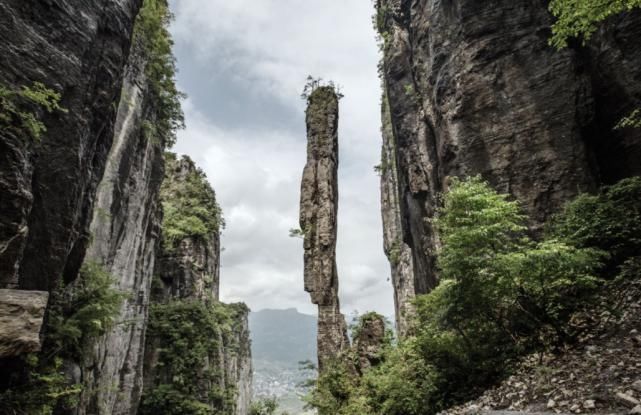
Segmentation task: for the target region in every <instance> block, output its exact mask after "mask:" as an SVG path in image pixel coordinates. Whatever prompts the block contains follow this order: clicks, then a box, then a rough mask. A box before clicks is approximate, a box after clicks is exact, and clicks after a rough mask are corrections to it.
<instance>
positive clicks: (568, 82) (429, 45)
mask: <svg viewBox="0 0 641 415" xmlns="http://www.w3.org/2000/svg"><path fill="white" fill-rule="evenodd" d="M546 4H547V3H546V2H531V1H525V0H523V1H521V0H518V1H507V0H496V1H492V2H490V3H479V2H474V1H468V0H452V1H447V2H442V1H435V0H414V1H406V0H403V1H401V0H379V1H378V3H377V9H378V15H377V25H378V29H379V31H380V32H381V36H382V38H383V41H384V45H383V48H384V58H383V64H382V77H383V82H384V90H385V95H386V97H387V99H386V100H384V101H386V102H384V108H383V114H384V115H383V116H384V120H383V124H384V134H383V135H384V139H383V141H384V144H383V158H382V160H383V163H384V164H383V165H382V166H381V168H382V182H381V186H382V190H383V191H382V193H383V218H384V221H385V225H384V226H385V237H386V252H387V253H388V256H390V261H391V262H392V277H393V281H394V287H395V291H396V299H397V319H398V320H399V327H400V330H401V332H402V331H403V327H404V323H403V320H404V317H403V315H404V314H407V312H406V310H403V307H404V306H403V305H404V304H407V299H408V297H412V296H413V295H415V294H417V293H425V292H428V291H429V290H430V289H431V288H433V287H434V286H435V284H436V283H437V280H438V277H437V272H436V268H435V263H434V261H435V255H434V254H435V248H436V247H437V245H438V238H437V235H435V233H434V229H433V228H432V225H431V221H430V219H431V218H432V217H433V216H434V212H435V208H436V207H437V205H438V194H439V193H440V192H442V191H444V190H446V189H447V185H448V179H449V178H450V177H453V176H469V175H476V174H481V175H482V176H483V177H484V178H485V179H487V180H489V181H490V182H491V183H492V184H493V185H494V186H495V187H496V188H497V190H499V191H501V192H509V193H511V194H512V195H514V196H515V197H516V198H517V199H519V201H520V202H521V203H522V205H523V207H524V208H525V210H526V211H527V213H528V214H529V215H530V216H531V217H532V218H533V220H534V223H532V227H533V229H534V230H535V231H536V230H537V229H539V227H540V225H541V224H542V223H543V221H544V220H545V219H546V218H548V217H549V216H550V215H551V214H552V213H554V212H555V211H556V210H557V209H558V208H559V207H560V206H561V205H562V204H563V203H564V202H565V201H567V200H568V199H570V198H571V197H573V196H574V195H576V194H577V193H578V192H581V191H588V190H591V189H593V188H594V187H595V186H596V185H597V184H599V183H601V182H613V181H615V180H617V179H620V178H621V177H625V176H629V175H633V174H639V172H640V168H639V163H638V162H635V161H634V160H638V155H639V150H640V148H641V145H640V144H639V143H640V142H641V141H639V135H640V133H639V130H621V131H612V127H613V126H614V125H615V124H616V122H617V121H618V120H619V119H621V118H622V117H623V116H625V115H627V114H628V113H629V112H631V111H632V110H633V109H634V108H636V107H638V106H639V105H640V103H641V94H640V93H639V86H638V85H639V83H638V75H639V72H638V69H636V68H638V67H639V64H641V53H640V52H639V51H638V48H636V47H635V46H634V45H636V44H637V42H638V39H639V38H641V29H640V19H639V13H631V14H629V15H628V16H627V17H624V18H618V19H614V20H613V21H612V22H609V26H608V27H607V28H606V29H604V30H603V31H602V32H601V33H599V34H598V35H597V36H595V38H594V39H593V41H592V42H591V43H590V45H589V46H588V47H586V48H577V49H566V50H562V51H557V50H555V49H553V48H552V47H550V46H549V45H548V38H549V36H550V26H551V24H552V21H553V20H552V17H551V16H550V15H549V13H548V12H547V6H546ZM622 27H625V31H619V30H617V29H618V28H622ZM617 62H624V63H623V64H622V65H621V64H619V63H617ZM635 79H637V80H636V81H635ZM386 107H388V108H389V115H388V114H387V112H386V111H388V109H387V108H386ZM388 170H390V171H388ZM410 253H411V255H410ZM410 256H411V260H410V259H409V257H410ZM395 262H396V263H395ZM410 269H411V271H410ZM411 282H413V284H411Z"/></svg>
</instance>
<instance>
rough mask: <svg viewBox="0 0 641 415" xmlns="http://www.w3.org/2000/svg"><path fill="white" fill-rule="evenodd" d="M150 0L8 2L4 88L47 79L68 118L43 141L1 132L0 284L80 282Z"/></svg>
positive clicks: (1, 72)
mask: <svg viewBox="0 0 641 415" xmlns="http://www.w3.org/2000/svg"><path fill="white" fill-rule="evenodd" d="M140 4H141V0H121V1H109V2H102V1H97V0H90V1H84V0H83V1H80V0H63V1H22V0H5V1H2V2H0V38H2V39H3V41H2V42H0V84H2V85H4V86H7V87H10V88H14V89H17V88H20V87H21V86H23V85H26V86H31V85H32V84H33V82H36V81H38V82H42V83H43V84H44V85H45V86H47V87H48V88H51V89H53V90H55V91H58V92H60V93H61V96H62V100H61V105H62V106H63V107H64V108H66V109H67V111H66V112H64V113H63V112H56V113H53V114H46V115H44V117H43V121H44V124H45V125H46V127H47V131H46V132H45V133H44V134H43V136H42V138H41V140H40V141H39V142H35V141H34V140H32V139H31V138H29V137H24V136H21V137H18V136H16V135H15V134H12V133H11V132H10V131H8V130H7V129H2V130H1V131H0V194H2V198H0V210H1V211H2V213H3V214H2V217H1V218H0V284H2V286H5V287H7V286H12V287H13V286H20V287H21V288H25V289H32V290H33V289H37V290H49V289H50V288H52V287H53V286H55V284H56V283H57V282H58V281H59V279H60V277H61V276H64V277H65V279H66V280H68V281H69V280H72V279H74V278H75V276H76V274H77V271H78V269H79V267H80V265H81V263H82V260H83V257H84V251H85V248H86V246H87V243H88V241H89V233H88V227H89V223H90V221H91V212H92V209H91V206H92V203H93V200H94V194H95V191H96V187H97V184H98V181H99V179H100V177H102V173H103V170H104V167H105V161H106V158H107V154H108V152H109V149H110V147H111V142H112V139H113V126H114V122H115V115H116V111H115V106H114V102H116V103H117V102H118V98H119V94H120V90H121V86H122V75H123V70H124V66H125V63H126V60H127V56H128V53H129V44H130V39H131V33H132V28H133V24H134V18H135V16H136V13H137V12H138V9H139V7H140Z"/></svg>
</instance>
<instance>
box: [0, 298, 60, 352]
mask: <svg viewBox="0 0 641 415" xmlns="http://www.w3.org/2000/svg"><path fill="white" fill-rule="evenodd" d="M48 299H49V293H48V292H46V291H25V290H4V289H0V358H5V357H14V356H20V355H23V354H26V353H32V352H37V351H40V347H41V343H40V329H41V328H42V321H43V319H44V316H45V309H46V307H47V300H48Z"/></svg>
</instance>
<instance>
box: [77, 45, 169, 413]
mask: <svg viewBox="0 0 641 415" xmlns="http://www.w3.org/2000/svg"><path fill="white" fill-rule="evenodd" d="M140 40H141V39H140V38H138V39H137V42H136V43H135V44H134V45H133V47H132V51H131V55H130V58H129V63H128V66H127V70H126V73H125V81H124V85H123V89H122V96H121V99H120V104H119V106H118V114H117V117H116V128H115V132H114V141H113V145H112V147H111V150H110V152H109V155H108V158H107V163H106V168H105V173H104V175H103V177H102V180H101V181H100V184H99V186H98V191H97V193H96V200H95V203H94V209H93V218H92V222H91V226H90V234H91V236H92V241H91V244H90V245H89V248H88V249H87V254H86V258H85V261H87V262H95V263H99V264H102V266H103V268H104V269H105V270H106V271H107V272H109V273H110V274H111V275H113V276H114V278H115V279H116V282H117V286H118V289H119V290H121V291H123V292H125V293H128V294H129V296H128V298H127V299H126V300H125V302H124V304H123V306H122V308H121V311H120V314H119V316H118V318H117V320H118V321H121V322H130V323H129V324H118V325H116V326H115V328H114V329H113V330H111V331H110V332H109V333H107V335H106V336H104V337H103V338H102V339H101V340H100V341H99V342H98V343H97V344H96V345H95V347H94V350H93V354H92V356H91V357H90V359H88V361H87V362H83V367H82V368H81V377H80V378H79V379H75V381H77V382H79V383H83V384H84V390H83V395H82V397H81V405H79V406H78V413H91V414H99V413H100V414H129V413H135V411H136V408H137V405H138V401H139V399H140V394H141V391H142V362H143V353H142V351H143V347H144V339H145V336H144V334H145V329H146V325H147V314H148V303H149V291H150V286H151V278H152V275H153V269H154V263H155V254H156V249H157V245H158V237H159V231H160V209H159V203H158V195H159V190H160V183H161V181H162V178H163V165H164V162H163V148H164V145H163V143H162V140H160V139H158V137H150V136H149V135H148V134H146V133H145V129H144V123H148V122H154V121H155V117H156V113H155V108H154V102H153V101H152V100H151V98H150V96H149V94H148V88H149V81H148V79H147V76H146V72H145V64H146V56H145V51H144V48H143V45H142V42H141V41H140Z"/></svg>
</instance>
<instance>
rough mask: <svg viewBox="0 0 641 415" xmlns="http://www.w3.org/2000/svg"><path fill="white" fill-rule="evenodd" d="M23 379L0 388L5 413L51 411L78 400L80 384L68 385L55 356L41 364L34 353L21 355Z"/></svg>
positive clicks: (23, 414)
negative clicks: (23, 368)
mask: <svg viewBox="0 0 641 415" xmlns="http://www.w3.org/2000/svg"><path fill="white" fill-rule="evenodd" d="M24 363H25V367H26V372H27V373H26V379H25V380H24V382H20V383H18V384H16V385H15V386H10V387H9V388H8V389H6V390H4V391H2V392H0V408H2V410H3V412H2V413H4V414H8V415H51V414H53V413H54V409H56V408H61V409H71V408H74V407H75V406H76V405H77V403H78V396H79V394H80V391H81V388H80V385H70V384H69V382H68V380H67V377H66V376H65V374H64V370H63V368H62V359H60V358H58V357H56V358H53V359H52V360H51V361H50V362H48V363H46V364H43V363H42V362H41V360H40V359H39V358H38V356H37V355H35V354H30V355H27V356H26V357H25V358H24Z"/></svg>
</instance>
